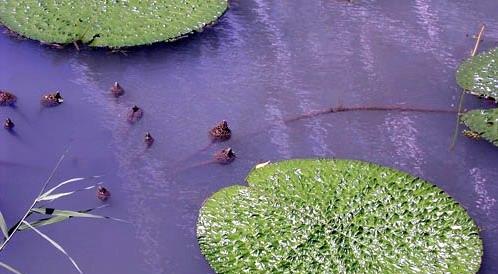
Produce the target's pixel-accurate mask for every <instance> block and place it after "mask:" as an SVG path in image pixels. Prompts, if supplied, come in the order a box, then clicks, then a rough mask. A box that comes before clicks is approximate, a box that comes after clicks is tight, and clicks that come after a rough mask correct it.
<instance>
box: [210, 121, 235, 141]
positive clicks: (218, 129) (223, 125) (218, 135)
mask: <svg viewBox="0 0 498 274" xmlns="http://www.w3.org/2000/svg"><path fill="white" fill-rule="evenodd" d="M209 135H210V136H211V139H212V140H213V141H216V142H223V141H227V140H228V139H230V137H232V131H231V130H230V128H229V127H228V123H227V121H225V120H223V121H221V122H219V123H218V124H217V125H216V126H215V127H213V128H212V129H211V130H210V131H209Z"/></svg>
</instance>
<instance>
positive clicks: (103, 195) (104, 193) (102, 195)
mask: <svg viewBox="0 0 498 274" xmlns="http://www.w3.org/2000/svg"><path fill="white" fill-rule="evenodd" d="M109 197H111V192H110V191H109V190H107V188H105V187H103V186H99V187H98V188H97V198H98V199H99V200H101V201H102V202H105V201H107V199H109Z"/></svg>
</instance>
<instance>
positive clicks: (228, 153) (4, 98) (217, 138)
mask: <svg viewBox="0 0 498 274" xmlns="http://www.w3.org/2000/svg"><path fill="white" fill-rule="evenodd" d="M110 91H111V94H112V95H113V96H114V97H120V96H122V95H124V93H125V90H124V89H123V87H121V85H120V84H119V83H118V82H114V84H113V85H112V87H111V89H110ZM16 102H17V97H16V96H15V95H14V94H13V93H11V92H8V91H5V90H0V106H15V104H16ZM63 102H64V98H63V97H62V95H61V93H60V92H59V91H56V92H52V93H47V94H44V95H43V96H42V98H41V99H40V103H41V105H42V106H44V107H56V106H58V105H60V104H62V103H63ZM143 114H144V112H143V110H142V109H141V108H140V107H138V106H136V105H135V106H133V107H132V108H131V109H130V110H129V111H128V114H127V118H126V119H127V121H128V122H129V123H131V124H134V123H136V122H138V121H139V120H140V119H142V117H143ZM14 126H15V124H14V122H13V121H12V119H10V118H7V119H6V120H5V122H4V128H5V129H7V130H13V129H14ZM209 135H210V137H211V139H212V141H213V142H224V141H227V140H229V139H230V138H231V137H232V131H231V130H230V127H229V126H228V123H227V121H225V120H223V121H221V122H219V123H218V124H217V125H215V126H214V127H213V128H212V129H211V130H210V131H209ZM144 143H145V144H146V146H147V147H148V148H149V147H151V146H152V144H153V143H154V137H152V135H151V134H150V132H146V133H145V137H144ZM235 158H236V155H235V153H234V151H233V149H232V148H230V147H227V148H225V149H222V150H220V151H218V152H216V153H215V154H214V161H215V162H217V163H219V164H223V165H226V164H230V163H231V162H233V161H234V160H235ZM110 196H111V193H110V191H109V190H108V189H106V188H105V187H103V186H99V187H98V189H97V198H98V199H100V200H102V201H106V200H107V199H108V198H109V197H110Z"/></svg>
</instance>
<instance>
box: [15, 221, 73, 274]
mask: <svg viewBox="0 0 498 274" xmlns="http://www.w3.org/2000/svg"><path fill="white" fill-rule="evenodd" d="M22 222H23V223H24V224H25V225H27V226H28V227H29V228H31V229H33V231H35V232H36V233H38V235H40V236H41V237H42V238H44V239H45V240H47V241H48V242H49V243H50V244H52V245H53V246H54V247H55V248H57V249H58V250H59V251H60V252H62V253H63V254H64V255H66V257H67V258H68V259H69V261H71V263H72V264H73V266H74V268H76V270H78V272H79V273H80V274H83V271H81V269H80V267H79V266H78V264H76V262H75V261H74V259H73V258H71V256H69V254H67V252H66V250H64V248H62V246H60V245H59V244H58V243H57V242H56V241H54V240H52V239H51V238H50V237H48V236H47V235H45V234H44V233H43V232H41V231H40V230H38V229H36V228H35V227H33V226H31V225H30V224H29V223H28V222H26V221H22Z"/></svg>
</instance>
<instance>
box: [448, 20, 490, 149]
mask: <svg viewBox="0 0 498 274" xmlns="http://www.w3.org/2000/svg"><path fill="white" fill-rule="evenodd" d="M485 28H486V25H484V24H482V25H481V29H480V30H479V34H478V35H477V41H476V43H475V45H474V49H473V50H472V53H471V54H470V57H474V56H475V55H476V54H477V50H478V49H479V44H480V43H481V38H482V35H483V34H484V29H485ZM465 91H466V90H465V89H462V92H461V93H460V99H459V100H458V115H457V119H456V125H455V132H454V133H453V138H452V140H451V144H450V150H453V149H454V148H455V146H456V142H457V140H458V132H459V130H460V115H461V114H462V108H463V100H464V98H465Z"/></svg>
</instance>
